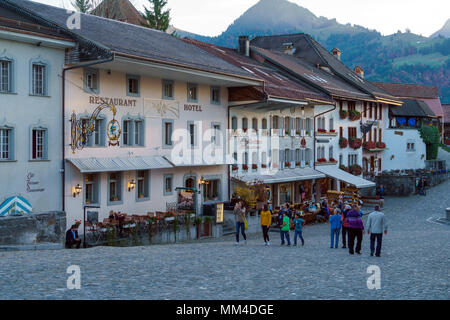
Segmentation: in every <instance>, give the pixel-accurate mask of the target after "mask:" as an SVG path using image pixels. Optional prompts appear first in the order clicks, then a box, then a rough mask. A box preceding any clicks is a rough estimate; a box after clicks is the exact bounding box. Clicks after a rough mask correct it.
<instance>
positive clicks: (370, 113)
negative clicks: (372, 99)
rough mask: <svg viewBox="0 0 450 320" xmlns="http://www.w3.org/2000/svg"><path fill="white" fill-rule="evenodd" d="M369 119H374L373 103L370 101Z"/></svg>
mask: <svg viewBox="0 0 450 320" xmlns="http://www.w3.org/2000/svg"><path fill="white" fill-rule="evenodd" d="M369 119H372V103H369Z"/></svg>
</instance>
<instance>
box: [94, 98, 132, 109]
mask: <svg viewBox="0 0 450 320" xmlns="http://www.w3.org/2000/svg"><path fill="white" fill-rule="evenodd" d="M136 102H137V100H136V99H122V98H107V97H95V96H89V103H90V104H102V103H106V104H112V105H114V106H116V107H136Z"/></svg>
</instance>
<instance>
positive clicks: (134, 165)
mask: <svg viewBox="0 0 450 320" xmlns="http://www.w3.org/2000/svg"><path fill="white" fill-rule="evenodd" d="M67 161H69V162H71V163H72V164H73V165H74V166H75V167H77V168H78V170H80V172H81V173H90V172H118V171H132V170H150V169H166V168H173V166H172V165H171V164H170V162H169V161H167V160H166V159H165V158H164V157H161V156H155V157H133V158H73V159H67Z"/></svg>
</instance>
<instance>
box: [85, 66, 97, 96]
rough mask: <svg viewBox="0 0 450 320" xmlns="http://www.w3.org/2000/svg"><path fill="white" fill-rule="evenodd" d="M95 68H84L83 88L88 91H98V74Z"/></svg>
mask: <svg viewBox="0 0 450 320" xmlns="http://www.w3.org/2000/svg"><path fill="white" fill-rule="evenodd" d="M98 73H99V72H98V70H96V69H84V90H85V91H86V92H88V93H96V94H98V93H99V74H98Z"/></svg>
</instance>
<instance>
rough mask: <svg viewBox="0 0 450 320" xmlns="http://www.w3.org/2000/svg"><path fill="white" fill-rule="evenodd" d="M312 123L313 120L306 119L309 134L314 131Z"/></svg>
mask: <svg viewBox="0 0 450 320" xmlns="http://www.w3.org/2000/svg"><path fill="white" fill-rule="evenodd" d="M312 121H313V120H312V119H311V118H308V119H306V131H308V132H311V131H312Z"/></svg>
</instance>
